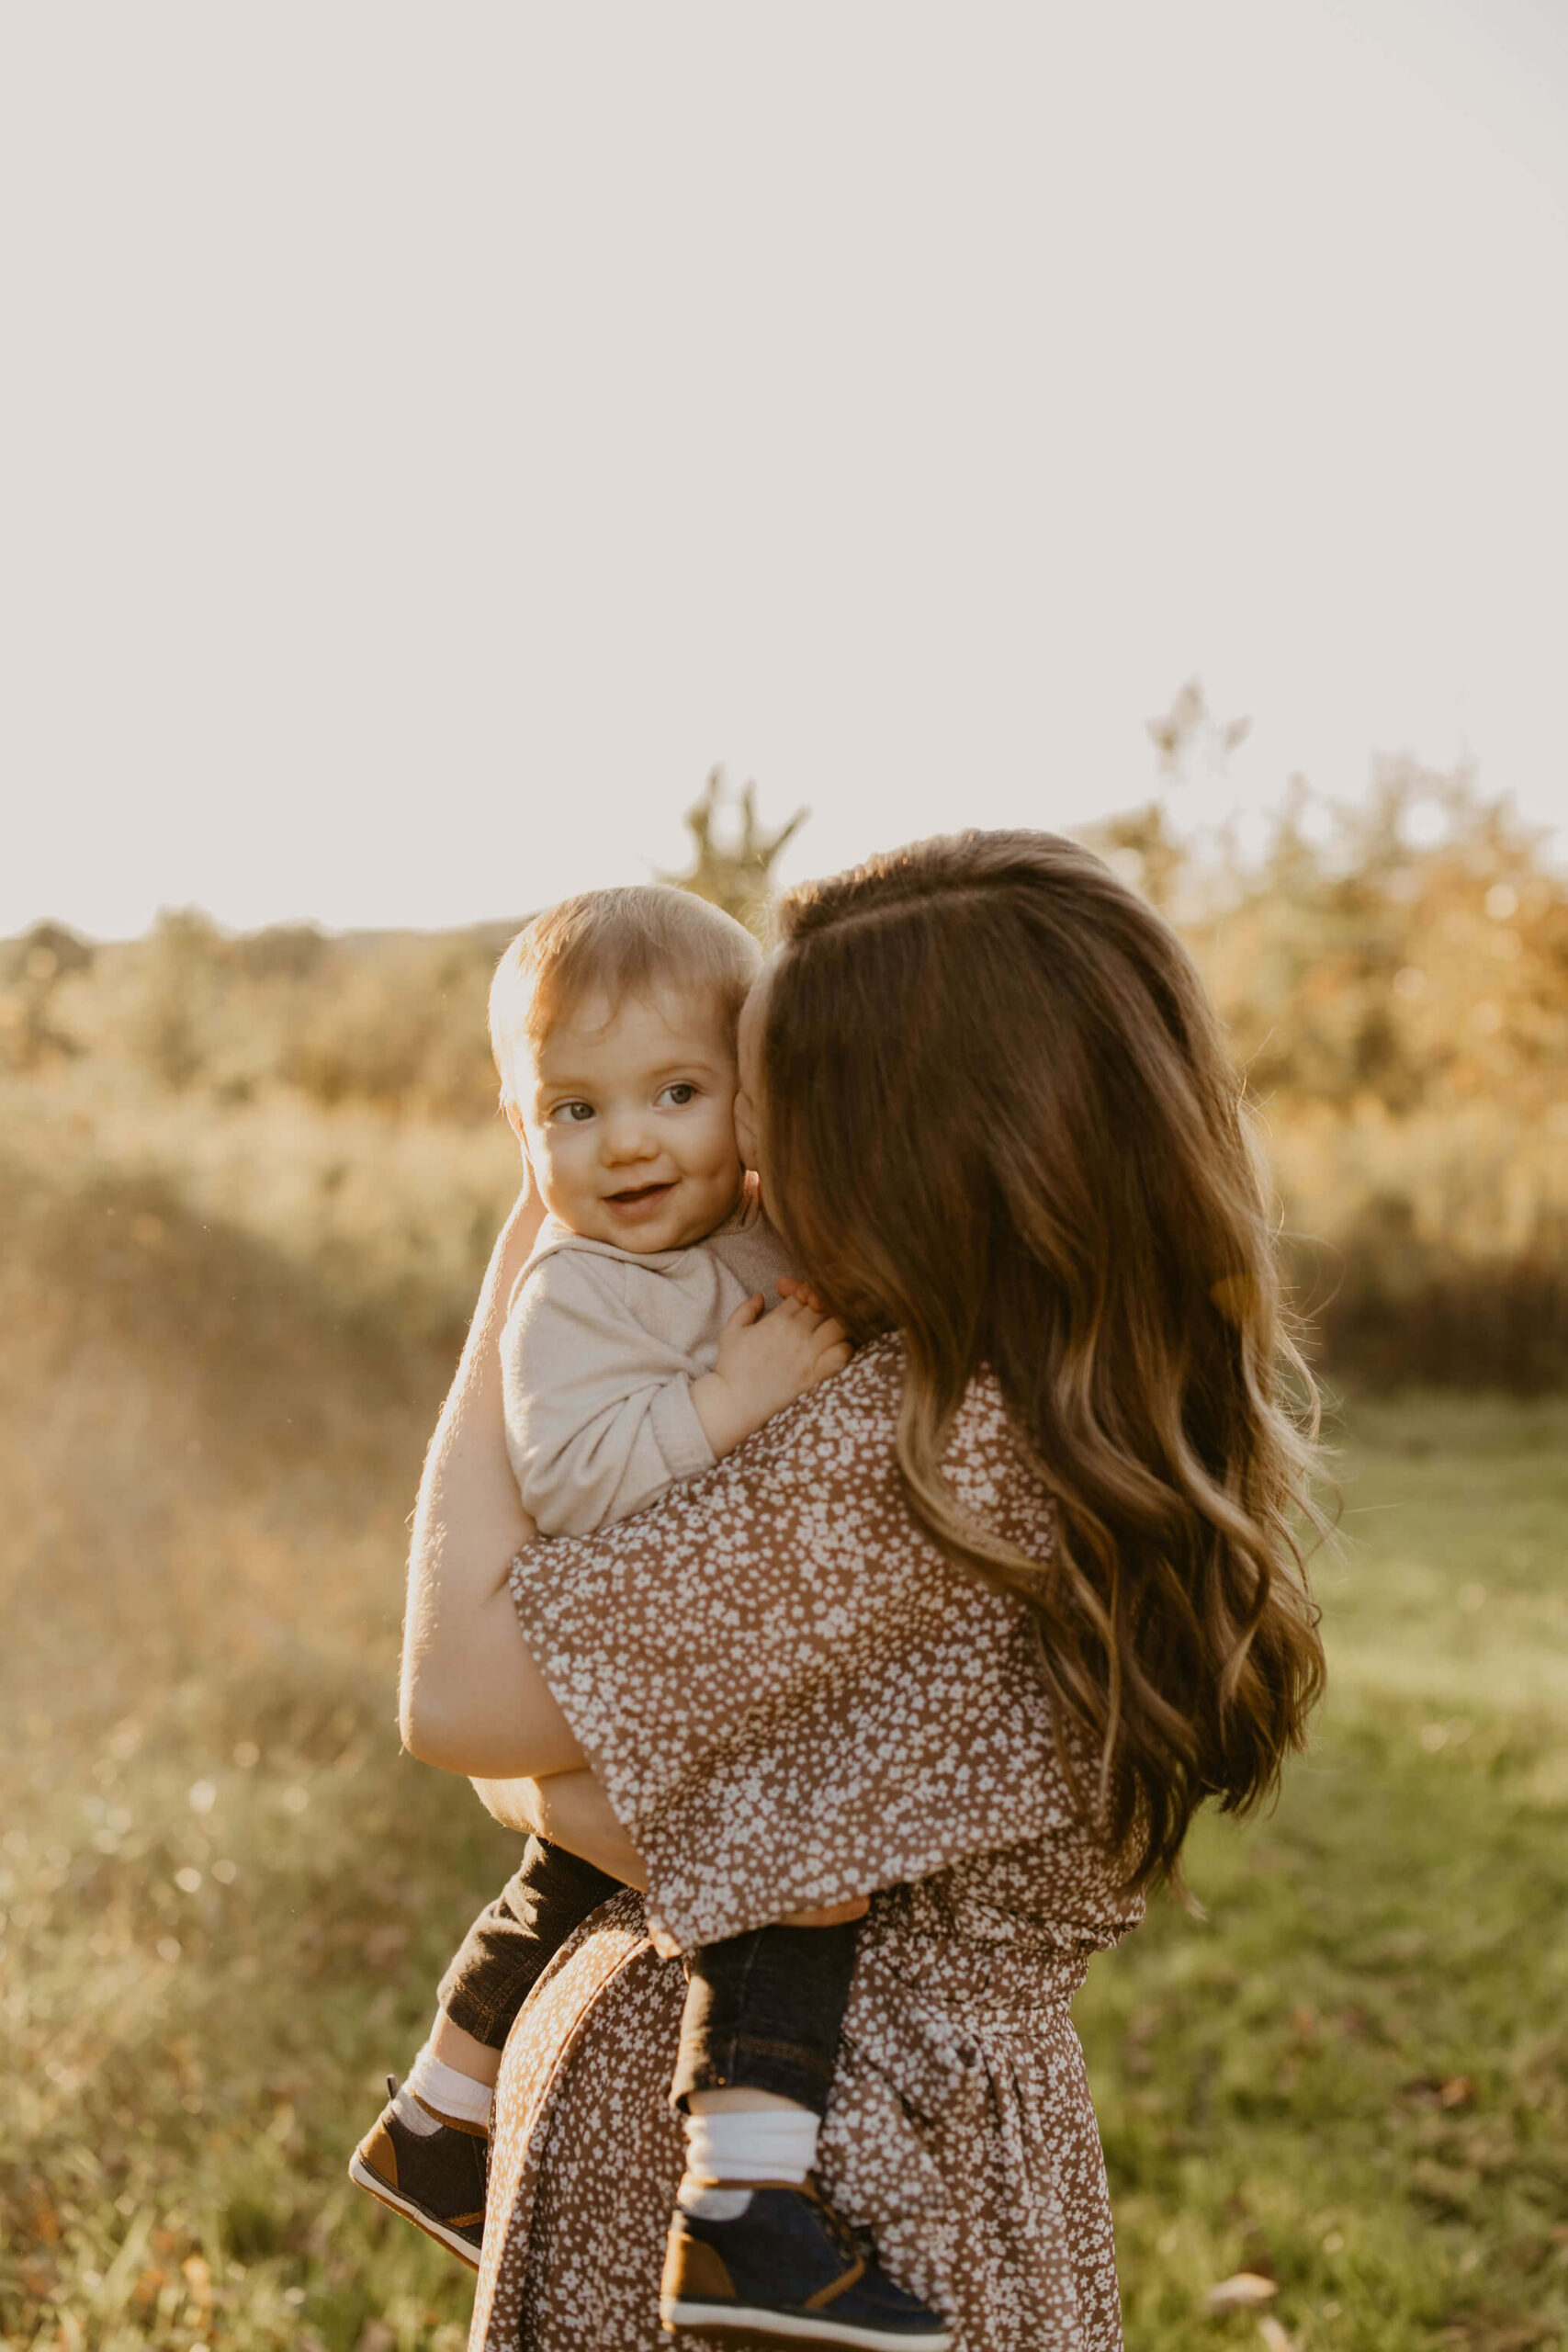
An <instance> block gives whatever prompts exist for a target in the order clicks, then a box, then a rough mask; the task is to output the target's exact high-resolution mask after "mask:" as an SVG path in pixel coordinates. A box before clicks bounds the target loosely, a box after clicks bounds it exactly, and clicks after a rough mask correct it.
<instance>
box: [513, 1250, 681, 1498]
mask: <svg viewBox="0 0 1568 2352" xmlns="http://www.w3.org/2000/svg"><path fill="white" fill-rule="evenodd" d="M618 1274H619V1268H618V1267H617V1265H616V1263H615V1261H614V1260H611V1259H605V1258H600V1257H597V1256H594V1255H592V1254H590V1253H588V1252H585V1251H579V1250H557V1251H554V1252H553V1253H552V1254H551V1255H550V1256H549V1257H547V1258H545V1259H543V1260H541V1261H540V1262H539V1264H538V1265H537V1266H535V1267H531V1268H529V1269H528V1270H527V1272H525V1276H524V1279H523V1282H522V1283H521V1284H520V1285H519V1288H518V1291H517V1295H516V1296H515V1298H514V1299H513V1306H512V1310H511V1312H510V1314H509V1315H508V1317H507V1319H506V1324H505V1328H504V1329H503V1330H502V1340H501V1372H502V1396H503V1398H504V1402H505V1413H506V1445H507V1452H508V1453H509V1454H510V1455H511V1458H512V1467H513V1472H514V1473H515V1475H516V1478H517V1484H518V1487H519V1489H520V1490H521V1493H522V1497H523V1501H524V1504H525V1507H526V1509H527V1510H528V1511H529V1512H530V1513H531V1514H532V1516H533V1519H534V1521H535V1523H536V1526H537V1527H538V1530H539V1532H540V1533H541V1534H542V1535H587V1534H590V1533H592V1531H593V1530H594V1529H595V1528H599V1527H605V1526H608V1525H610V1524H611V1523H612V1522H613V1521H616V1520H622V1519H628V1518H630V1517H631V1515H632V1514H633V1512H635V1511H639V1510H643V1509H644V1507H645V1506H646V1505H647V1504H649V1503H650V1502H652V1501H653V1500H654V1498H656V1497H657V1496H659V1495H661V1494H662V1493H663V1492H664V1489H665V1488H666V1487H668V1486H670V1485H671V1483H672V1481H673V1480H675V1479H677V1478H690V1477H694V1476H696V1475H697V1473H698V1472H700V1471H704V1470H711V1469H712V1467H713V1464H714V1452H713V1448H712V1447H711V1446H710V1445H709V1443H708V1441H707V1437H706V1434H705V1431H704V1429H703V1425H702V1423H701V1421H700V1420H699V1419H697V1410H696V1407H695V1406H694V1404H693V1402H692V1386H691V1377H690V1373H689V1370H688V1368H687V1365H686V1362H685V1359H684V1358H683V1357H682V1356H681V1355H680V1354H679V1353H678V1352H677V1351H675V1350H674V1349H672V1348H671V1347H670V1346H668V1345H666V1344H664V1343H662V1342H661V1341H660V1340H658V1339H656V1338H655V1337H653V1336H652V1335H651V1334H650V1333H649V1331H647V1330H646V1329H643V1328H642V1327H641V1326H640V1325H639V1324H638V1323H637V1320H636V1318H635V1317H633V1316H632V1315H631V1313H630V1312H629V1311H628V1309H627V1307H626V1302H625V1300H624V1298H623V1297H622V1295H621V1290H620V1285H619V1282H618V1279H617V1277H618Z"/></svg>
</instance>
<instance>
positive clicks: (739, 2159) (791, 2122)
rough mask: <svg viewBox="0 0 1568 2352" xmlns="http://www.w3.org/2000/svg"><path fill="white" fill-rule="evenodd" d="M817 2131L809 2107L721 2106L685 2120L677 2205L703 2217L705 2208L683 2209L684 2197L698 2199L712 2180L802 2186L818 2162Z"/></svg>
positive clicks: (817, 2122)
mask: <svg viewBox="0 0 1568 2352" xmlns="http://www.w3.org/2000/svg"><path fill="white" fill-rule="evenodd" d="M821 2128H822V2125H821V2120H820V2118H819V2117H818V2116H816V2115H814V2114H813V2113H812V2111H811V2109H809V2108H808V2107H776V2106H774V2107H730V2106H726V2107H724V2108H723V2109H720V2110H719V2111H718V2112H717V2113H710V2114H706V2115H688V2116H687V2118H686V2171H685V2177H684V2178H683V2179H682V2183H681V2202H682V2204H683V2205H686V2206H687V2210H688V2211H699V2210H700V2211H704V2212H705V2211H707V2206H706V2204H704V2205H703V2206H702V2207H701V2208H695V2207H693V2206H691V2205H690V2204H689V2203H688V2191H689V2192H691V2193H692V2194H694V2195H702V2194H703V2193H704V2189H705V2184H711V2183H712V2182H714V2181H716V2180H722V2181H724V2182H725V2183H726V2184H727V2185H728V2183H730V2182H732V2181H733V2182H739V2181H744V2180H790V2181H804V2180H805V2178H806V2177H807V2173H808V2172H809V2171H810V2170H811V2167H812V2165H814V2164H815V2163H816V2161H817V2135H818V2132H819V2131H820V2130H821ZM708 2194H710V2195H711V2188H710V2189H709V2190H708Z"/></svg>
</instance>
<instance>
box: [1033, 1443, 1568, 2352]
mask: <svg viewBox="0 0 1568 2352" xmlns="http://www.w3.org/2000/svg"><path fill="white" fill-rule="evenodd" d="M1341 1473H1342V1481H1343V1486H1344V1499H1345V1516H1344V1523H1343V1524H1344V1533H1345V1536H1346V1538H1347V1552H1346V1556H1345V1558H1344V1560H1343V1562H1342V1563H1339V1564H1335V1563H1332V1562H1325V1563H1324V1564H1323V1565H1322V1568H1321V1574H1320V1589H1321V1590H1322V1595H1323V1599H1324V1601H1325V1630H1326V1634H1327V1637H1328V1642H1329V1649H1330V1665H1331V1676H1332V1681H1331V1697H1330V1700H1329V1702H1328V1703H1327V1705H1326V1707H1325V1711H1324V1714H1323V1717H1322V1719H1321V1722H1320V1725H1319V1729H1318V1733H1317V1736H1316V1738H1315V1741H1314V1747H1313V1750H1312V1752H1311V1754H1310V1755H1309V1756H1308V1757H1307V1758H1305V1759H1304V1760H1303V1762H1301V1763H1298V1764H1297V1765H1296V1767H1295V1768H1294V1770H1292V1773H1291V1775H1290V1777H1289V1781H1288V1784H1287V1788H1286V1792H1285V1794H1284V1797H1283V1799H1282V1801H1281V1803H1280V1805H1279V1808H1278V1810H1277V1811H1276V1812H1275V1813H1274V1814H1273V1815H1271V1816H1270V1817H1269V1818H1268V1819H1265V1820H1263V1821H1260V1822H1258V1823H1255V1824H1252V1825H1250V1826H1247V1827H1246V1828H1245V1829H1242V1830H1239V1831H1238V1830H1237V1829H1236V1828H1235V1827H1234V1826H1230V1825H1227V1824H1225V1823H1223V1822H1218V1821H1213V1820H1209V1819H1205V1820H1204V1821H1202V1822H1201V1824H1200V1825H1199V1827H1198V1828H1197V1830H1196V1832H1195V1833H1194V1836H1193V1838H1192V1840H1191V1843H1190V1848H1189V1856H1190V1871H1189V1875H1190V1882H1191V1884H1192V1887H1193V1890H1194V1892H1195V1893H1196V1894H1197V1895H1198V1896H1199V1897H1200V1899H1201V1902H1202V1904H1203V1905H1204V1907H1205V1909H1206V1912H1207V1917H1206V1919H1205V1920H1204V1921H1203V1922H1201V1923H1194V1922H1193V1921H1192V1920H1190V1919H1189V1918H1187V1917H1184V1916H1183V1915H1182V1914H1181V1913H1180V1912H1179V1910H1177V1908H1176V1907H1175V1905H1172V1904H1170V1903H1168V1902H1167V1903H1163V1904H1161V1905H1157V1906H1156V1910H1155V1913H1154V1915H1153V1917H1151V1919H1150V1921H1149V1923H1148V1925H1147V1926H1146V1927H1145V1928H1144V1929H1143V1930H1142V1931H1141V1932H1140V1933H1139V1934H1138V1935H1136V1936H1135V1937H1134V1938H1133V1939H1132V1940H1131V1941H1130V1942H1129V1943H1128V1944H1127V1945H1126V1946H1125V1947H1124V1949H1123V1950H1122V1951H1120V1952H1118V1953H1117V1954H1115V1955H1114V1956H1113V1957H1112V1959H1111V1961H1110V1962H1109V1963H1108V1964H1101V1965H1100V1967H1099V1968H1098V1969H1097V1970H1096V1971H1095V1972H1094V1973H1092V1974H1091V1977H1090V1980H1089V1985H1088V1986H1087V1987H1086V1989H1085V1994H1084V1996H1083V1997H1082V1998H1081V1999H1080V2002H1079V2004H1078V2022H1079V2028H1080V2031H1081V2032H1082V2034H1083V2038H1084V2041H1085V2045H1086V2049H1087V2051H1088V2053H1089V2070H1090V2080H1091V2082H1092V2083H1093V2086H1094V2088H1095V2094H1096V2098H1097V2103H1098V2105H1099V2109H1100V2120H1101V2126H1102V2131H1103V2134H1104V2139H1105V2146H1106V2156H1107V2163H1108V2166H1109V2170H1110V2174H1111V2193H1112V2201H1113V2204H1114V2207H1115V2211H1116V2217H1117V2229H1118V2242H1119V2248H1120V2256H1121V2268H1122V2284H1123V2293H1124V2298H1125V2304H1126V2316H1127V2335H1128V2342H1129V2345H1130V2346H1133V2347H1134V2352H1154V2347H1156V2346H1159V2347H1161V2352H1165V2347H1170V2352H1181V2347H1185V2346H1194V2347H1196V2346H1200V2345H1202V2346H1217V2345H1220V2344H1223V2343H1224V2342H1225V2341H1226V2340H1228V2339H1234V2340H1235V2341H1238V2342H1253V2343H1256V2342H1258V2325H1257V2320H1256V2318H1255V2317H1246V2316H1241V2315H1237V2316H1235V2317H1233V2318H1231V2319H1229V2320H1226V2321H1213V2320H1209V2319H1205V2318H1203V2317H1202V2316H1201V2297H1202V2293H1203V2290H1204V2289H1205V2288H1206V2287H1207V2286H1208V2285H1210V2284H1211V2283H1212V2282H1213V2281H1215V2280H1218V2279H1221V2278H1224V2277H1226V2276H1227V2275H1229V2274H1230V2273H1232V2272H1234V2271H1236V2270H1239V2269H1248V2270H1253V2271H1258V2272H1262V2273H1263V2274H1265V2275H1267V2276H1269V2277H1271V2278H1274V2279H1275V2280H1276V2281H1277V2283H1278V2288H1279V2292H1278V2295H1277V2298H1276V2299H1275V2301H1274V2302H1273V2303H1272V2304H1271V2305H1270V2306H1269V2309H1270V2310H1271V2312H1273V2313H1274V2314H1275V2315H1276V2316H1277V2320H1278V2323H1279V2324H1281V2325H1282V2326H1283V2327H1284V2328H1285V2330H1286V2331H1287V2334H1288V2335H1289V2338H1290V2341H1291V2342H1292V2345H1294V2346H1297V2347H1298V2352H1308V2347H1316V2346H1345V2347H1356V2352H1417V2347H1427V2346H1450V2345H1451V2346H1461V2347H1465V2346H1468V2347H1473V2352H1514V2347H1519V2352H1523V2347H1525V2346H1537V2345H1540V2346H1551V2345H1558V2344H1561V2343H1563V2342H1568V1840H1565V1838H1564V1830H1565V1828H1568V1600H1565V1596H1564V1589H1563V1576H1562V1570H1563V1556H1562V1555H1563V1538H1564V1531H1565V1527H1568V1514H1565V1512H1564V1508H1563V1506H1564V1503H1565V1502H1568V1408H1564V1406H1563V1405H1562V1403H1561V1402H1559V1401H1555V1400H1554V1401H1551V1402H1542V1403H1538V1404H1534V1405H1529V1406H1523V1405H1519V1404H1517V1403H1495V1402H1491V1401H1487V1400H1483V1399H1473V1400H1464V1399H1458V1398H1455V1397H1452V1396H1444V1397H1438V1398H1434V1397H1406V1398H1404V1399H1403V1400H1401V1401H1399V1402H1397V1403H1384V1404H1375V1405H1374V1404H1371V1403H1367V1404H1363V1405H1361V1406H1360V1407H1359V1408H1358V1409H1357V1410H1356V1411H1355V1413H1354V1415H1353V1416H1352V1419H1351V1429H1350V1433H1349V1435H1348V1439H1347V1442H1346V1451H1345V1458H1344V1461H1343V1463H1342V1465H1341Z"/></svg>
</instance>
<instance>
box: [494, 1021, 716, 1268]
mask: <svg viewBox="0 0 1568 2352" xmlns="http://www.w3.org/2000/svg"><path fill="white" fill-rule="evenodd" d="M736 1083H737V1080H736V1068H735V1056H734V1053H733V1052H732V1050H731V1048H730V1046H729V1044H728V1040H727V1038H726V1036H725V1033H724V1025H723V1023H722V1022H721V1021H720V1020H719V1019H718V1018H717V1016H716V1014H715V1013H713V1012H710V1011H708V1010H707V1009H706V1008H705V1006H704V1005H703V1004H702V1003H701V1001H695V1002H691V1003H685V1004H682V1003H681V1002H680V1001H671V1002H667V1003H663V1004H660V1005H653V1004H649V1003H645V1002H642V1001H638V1000H636V999H633V1000H629V1001H626V1003H623V1004H620V1005H617V1006H616V1007H615V1009H614V1011H612V1010H611V1008H610V1006H609V1005H608V1004H607V1003H605V1002H604V1001H603V999H601V1000H600V1001H597V1002H594V1001H589V1002H587V1003H585V1004H583V1005H581V1006H580V1007H578V1008H577V1009H576V1010H575V1011H574V1012H573V1013H572V1014H571V1015H570V1018H568V1019H566V1020H563V1021H560V1022H558V1023H557V1024H556V1025H555V1027H554V1028H553V1029H552V1030H551V1032H550V1034H549V1036H548V1037H547V1039H546V1041H545V1043H544V1045H543V1046H541V1047H540V1049H539V1052H538V1054H537V1056H536V1058H535V1059H534V1061H533V1062H532V1064H531V1065H530V1066H527V1067H523V1068H520V1069H518V1070H517V1071H516V1073H515V1100H516V1104H517V1111H518V1114H519V1115H518V1119H517V1121H514V1124H517V1125H521V1129H522V1136H523V1142H524V1147H525V1150H526V1151H527V1154H528V1163H529V1166H530V1167H531V1169H532V1170H533V1172H534V1181H535V1182H536V1184H537V1186H538V1188H539V1195H540V1198H541V1199H542V1200H543V1202H544V1204H545V1206H546V1207H547V1209H548V1210H549V1212H550V1214H551V1216H556V1217H558V1218H559V1219H560V1221H561V1223H562V1224H563V1225H565V1226H568V1227H570V1230H571V1231H572V1232H573V1233H580V1234H581V1235H582V1236H583V1238H584V1239H586V1240H590V1241H611V1242H614V1243H615V1247H616V1248H617V1249H620V1250H639V1251H640V1250H678V1249H682V1248H683V1247H684V1246H685V1244H686V1243H687V1242H691V1241H700V1240H701V1239H702V1238H703V1236H704V1234H705V1233H711V1232H712V1231H713V1229H714V1227H716V1226H717V1225H722V1224H723V1222H724V1220H725V1218H726V1217H727V1216H728V1215H729V1213H730V1211H731V1210H732V1209H733V1208H734V1206H735V1204H736V1202H737V1201H738V1200H739V1195H740V1186H741V1181H742V1175H743V1170H742V1169H741V1165H740V1155H739V1152H738V1151H737V1149H736V1146H735V1090H736Z"/></svg>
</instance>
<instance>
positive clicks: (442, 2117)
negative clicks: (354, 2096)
mask: <svg viewBox="0 0 1568 2352" xmlns="http://www.w3.org/2000/svg"><path fill="white" fill-rule="evenodd" d="M620 1883H621V1882H620V1881H619V1879H615V1878H611V1877H610V1876H609V1874H608V1873H607V1872H606V1871H601V1870H597V1869H595V1867H594V1865H593V1864H592V1862H585V1861H583V1860H581V1859H580V1857H579V1856H578V1855H576V1854H569V1853H568V1852H567V1851H566V1850H565V1849H564V1848H562V1847H559V1846H550V1845H547V1843H546V1842H545V1840H544V1839H543V1838H530V1839H529V1840H528V1845H527V1849H526V1850H525V1853H524V1857H523V1860H522V1864H521V1866H520V1867H519V1869H518V1870H517V1871H515V1872H514V1873H513V1876H512V1878H511V1879H509V1880H508V1882H507V1883H506V1885H505V1887H504V1888H503V1889H502V1892H501V1894H499V1895H498V1896H497V1898H496V1900H495V1901H494V1902H493V1903H491V1904H489V1905H486V1907H485V1909H484V1910H483V1911H481V1912H480V1913H479V1917H478V1918H477V1919H476V1920H475V1921H474V1924H473V1926H472V1927H471V1928H469V1929H468V1934H467V1936H466V1937H465V1938H464V1939H463V1942H462V1944H461V1946H460V1947H459V1949H458V1951H457V1956H456V1958H455V1959H454V1960H453V1962H452V1964H451V1966H450V1967H449V1968H448V1969H447V1971H446V1975H445V1976H444V1977H443V1978H442V1980H441V1986H440V1992H439V1995H438V1999H439V2003H440V2006H439V2007H438V2008H437V2009H436V2012H435V2021H434V2025H433V2026H432V2027H431V2030H430V2034H429V2037H428V2039H427V2040H426V2041H425V2044H424V2047H423V2050H421V2052H420V2053H419V2055H418V2057H417V2058H416V2059H415V2060H414V2062H413V2064H412V2066H411V2067H410V2069H409V2071H408V2074H407V2075H406V2076H405V2078H404V2080H403V2082H402V2083H401V2085H400V2086H399V2085H397V2084H395V2083H394V2082H393V2081H392V2080H391V2079H390V2078H389V2083H388V2088H389V2091H390V2093H391V2097H390V2098H389V2101H388V2104H387V2105H386V2107H384V2108H383V2109H382V2110H381V2114H380V2116H379V2118H378V2120H377V2122H376V2123H375V2125H374V2126H373V2127H372V2129H371V2130H370V2131H368V2132H367V2134H366V2136H365V2138H364V2139H363V2140H362V2141H361V2142H360V2143H359V2146H358V2147H357V2148H356V2149H355V2154H354V2158H353V2161H352V2163H351V2164H350V2165H349V2177H350V2178H351V2179H353V2180H355V2181H357V2182H358V2184H359V2186H360V2188H367V2189H368V2190H369V2192H370V2194H371V2195H372V2196H373V2197H378V2198H379V2199H381V2202H382V2203H383V2204H384V2205H390V2206H391V2207H392V2209H393V2211H396V2212H399V2213H401V2214H403V2215H404V2216H405V2217H406V2219H408V2220H409V2221H411V2222H417V2223H418V2224H419V2227H420V2228H421V2229H423V2230H425V2231H427V2232H428V2233H429V2234H430V2235H431V2236H432V2237H435V2238H439V2239H440V2241H441V2243H442V2244H443V2245H446V2246H449V2247H450V2248H451V2250H452V2252H453V2253H454V2254H457V2255H459V2256H461V2257H462V2259H463V2260H464V2261H465V2262H469V2263H472V2262H476V2261H477V2260H478V2257H479V2237H480V2233H481V2229H482V2225H483V2220H484V2201H485V2146H486V2141H487V2137H488V2133H489V2128H490V2110H491V2092H492V2089H493V2086H494V2083H495V2078H496V2075H497V2074H498V2072H499V2071H500V2067H501V2053H502V2048H503V2047H504V2045H505V2041H506V2037H507V2034H508V2033H509V2032H510V2030H511V2029H512V2023H513V2018H515V2017H516V2015H517V2012H518V2010H519V2009H520V2008H521V2007H523V2004H524V2002H525V2000H526V1999H527V1997H528V1995H529V1993H530V1992H531V1991H532V1990H533V1988H534V1986H535V1985H536V1983H537V1982H538V1980H539V1978H540V1976H541V1975H542V1974H543V1973H544V1971H545V1969H546V1967H547V1965H548V1963H549V1962H550V1961H551V1959H552V1958H553V1957H554V1955H555V1954H556V1953H557V1952H558V1951H559V1950H560V1948H561V1946H562V1944H564V1943H565V1942H566V1940H567V1938H568V1937H569V1936H570V1935H571V1934H572V1933H573V1931H574V1930H575V1929H576V1928H579V1927H581V1924H582V1922H583V1920H584V1919H586V1918H587V1917H588V1916H589V1914H590V1912H592V1911H596V1910H597V1909H598V1907H599V1905H600V1904H601V1903H604V1901H606V1900H607V1899H608V1897H609V1896H610V1895H612V1894H615V1892H616V1891H617V1889H618V1888H619V1886H620Z"/></svg>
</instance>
